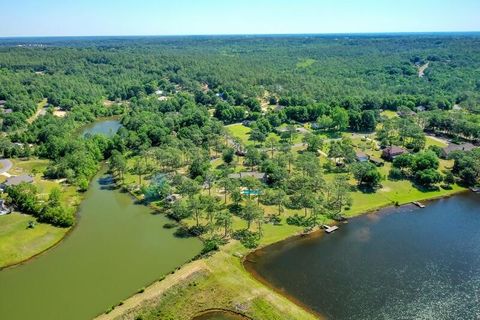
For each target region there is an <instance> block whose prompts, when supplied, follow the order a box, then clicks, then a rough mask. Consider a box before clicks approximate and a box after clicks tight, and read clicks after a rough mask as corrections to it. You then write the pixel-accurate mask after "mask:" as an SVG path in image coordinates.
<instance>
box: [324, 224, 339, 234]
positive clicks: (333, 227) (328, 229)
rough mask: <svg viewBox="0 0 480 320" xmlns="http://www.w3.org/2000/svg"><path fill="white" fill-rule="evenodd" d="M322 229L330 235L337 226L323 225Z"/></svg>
mask: <svg viewBox="0 0 480 320" xmlns="http://www.w3.org/2000/svg"><path fill="white" fill-rule="evenodd" d="M322 227H323V229H325V232H326V233H332V232H334V231H336V230H338V226H327V225H326V224H324V225H323V226H322Z"/></svg>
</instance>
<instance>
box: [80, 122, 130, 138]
mask: <svg viewBox="0 0 480 320" xmlns="http://www.w3.org/2000/svg"><path fill="white" fill-rule="evenodd" d="M121 126H122V125H121V123H120V121H118V120H116V119H108V120H98V121H95V122H92V123H90V124H88V125H86V126H84V127H83V129H82V136H86V135H87V134H91V135H95V134H101V135H104V136H107V137H113V136H114V135H115V133H117V131H118V129H120V127H121Z"/></svg>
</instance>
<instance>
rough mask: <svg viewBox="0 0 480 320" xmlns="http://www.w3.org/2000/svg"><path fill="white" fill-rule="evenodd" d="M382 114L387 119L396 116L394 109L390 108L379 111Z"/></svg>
mask: <svg viewBox="0 0 480 320" xmlns="http://www.w3.org/2000/svg"><path fill="white" fill-rule="evenodd" d="M381 115H382V116H385V117H387V118H389V119H392V118H398V114H397V113H396V112H395V111H392V110H385V111H382V113H381Z"/></svg>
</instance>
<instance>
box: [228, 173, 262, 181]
mask: <svg viewBox="0 0 480 320" xmlns="http://www.w3.org/2000/svg"><path fill="white" fill-rule="evenodd" d="M228 177H229V178H230V179H242V178H246V177H253V178H256V179H258V180H261V181H265V179H266V177H267V175H266V174H265V173H263V172H259V171H245V172H239V173H232V174H229V175H228Z"/></svg>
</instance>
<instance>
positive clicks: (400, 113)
mask: <svg viewBox="0 0 480 320" xmlns="http://www.w3.org/2000/svg"><path fill="white" fill-rule="evenodd" d="M397 114H398V116H399V117H400V118H406V117H411V116H414V115H415V114H416V113H415V111H413V110H411V109H408V108H407V109H405V110H401V111H398V112H397Z"/></svg>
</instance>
